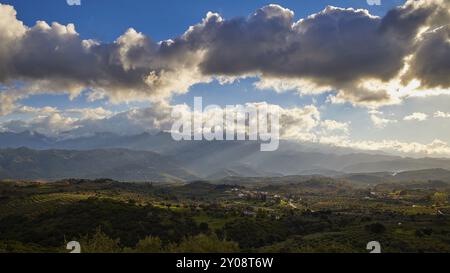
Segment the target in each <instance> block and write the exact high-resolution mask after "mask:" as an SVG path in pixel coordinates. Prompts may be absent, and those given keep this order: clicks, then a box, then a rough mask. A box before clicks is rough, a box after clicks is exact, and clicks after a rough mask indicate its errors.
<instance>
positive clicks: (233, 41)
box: [0, 0, 450, 109]
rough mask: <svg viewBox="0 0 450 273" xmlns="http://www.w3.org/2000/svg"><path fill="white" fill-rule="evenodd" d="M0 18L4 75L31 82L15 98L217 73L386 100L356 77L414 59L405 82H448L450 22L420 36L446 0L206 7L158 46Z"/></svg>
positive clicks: (385, 73) (136, 92) (155, 88)
mask: <svg viewBox="0 0 450 273" xmlns="http://www.w3.org/2000/svg"><path fill="white" fill-rule="evenodd" d="M0 14H1V15H2V16H1V17H0V72H1V73H0V81H1V82H2V83H3V84H4V85H7V86H8V85H10V86H12V85H13V83H16V82H17V81H18V80H19V81H22V82H23V83H24V84H25V85H26V88H22V89H21V90H22V91H21V92H22V93H21V95H20V96H19V95H17V94H15V95H14V96H15V97H14V98H15V99H18V98H20V97H23V96H26V95H27V92H28V94H33V93H39V92H71V93H72V94H74V95H76V94H78V93H79V92H81V90H84V89H91V90H92V91H93V92H94V93H93V94H94V95H92V97H93V98H95V97H102V96H106V97H109V98H110V99H111V100H113V101H129V100H143V99H150V100H161V99H164V98H169V97H170V96H171V95H172V94H174V93H183V92H187V91H188V89H189V87H190V86H192V85H194V84H196V83H200V82H208V81H210V80H212V79H213V78H214V77H217V76H231V77H245V76H249V75H250V76H259V77H261V78H262V79H279V80H284V79H294V80H303V81H304V80H306V81H309V82H312V83H313V84H314V85H315V86H317V87H323V86H327V87H330V89H333V90H336V91H337V92H338V97H339V98H341V99H344V100H350V101H353V102H355V103H364V102H365V101H368V102H370V103H372V102H373V103H377V102H379V103H384V102H387V101H389V99H390V98H389V96H390V95H389V94H388V93H387V92H386V91H376V92H375V91H374V90H366V89H364V88H362V87H361V86H359V83H360V82H361V81H363V80H365V79H376V80H380V81H388V80H391V79H393V78H395V77H398V75H399V73H400V71H401V70H402V68H403V67H404V64H405V58H406V57H410V60H411V65H410V71H408V73H406V75H405V76H404V81H407V80H410V79H412V78H417V79H419V80H421V81H422V82H423V85H424V86H431V87H435V86H439V87H443V88H448V87H449V86H450V83H449V79H448V77H446V75H448V71H449V63H450V62H449V61H448V60H449V56H450V55H449V42H448V39H449V32H448V27H444V28H443V29H441V30H439V31H436V32H433V33H429V34H427V35H424V36H421V37H418V33H419V32H420V31H422V30H423V29H424V27H428V28H430V27H439V26H441V25H442V24H448V23H449V1H445V0H431V1H408V2H407V3H406V4H405V5H403V6H401V7H398V8H395V9H393V10H391V11H390V12H388V13H387V14H386V15H385V16H384V17H383V18H380V17H375V16H371V15H370V14H369V13H368V12H367V11H365V10H355V9H342V8H335V7H327V8H326V9H324V10H323V11H322V12H320V13H317V14H314V15H311V16H309V17H307V18H304V19H302V20H300V21H298V22H294V19H293V18H294V13H293V12H292V11H290V10H288V9H285V8H282V7H280V6H278V5H269V6H265V7H263V8H261V9H259V10H257V11H256V12H255V13H253V14H251V15H250V16H248V17H246V18H233V19H230V20H224V19H223V18H221V17H220V15H218V14H215V13H208V15H207V17H206V18H205V19H204V20H203V21H202V22H201V23H199V24H197V25H195V26H192V27H190V28H189V29H188V30H187V31H186V32H185V33H184V34H183V35H182V36H180V37H177V38H175V39H174V40H173V41H172V40H170V41H162V42H160V43H157V42H154V41H152V40H151V39H150V38H148V37H146V36H145V35H143V34H141V33H138V32H136V31H135V30H133V29H130V30H128V31H127V32H126V33H125V34H123V35H122V36H121V37H119V38H118V39H117V40H116V41H115V42H113V43H99V42H96V41H93V40H82V39H81V38H80V37H79V35H78V34H77V33H76V31H75V27H74V26H73V25H67V26H63V25H60V24H57V23H54V24H52V25H48V24H47V23H45V22H38V23H37V24H36V25H35V26H33V27H31V28H30V27H26V26H24V25H23V24H22V23H21V22H20V21H18V20H17V18H16V14H15V10H14V9H13V8H12V7H11V6H7V5H1V4H0ZM23 90H28V91H23ZM377 92H378V93H377ZM10 95H11V96H12V95H13V92H10ZM8 96H9V95H8ZM3 97H4V98H2V101H7V99H6V97H5V95H3ZM9 97H10V96H9ZM9 101H11V99H9ZM0 108H3V109H7V108H6V107H4V106H3V107H0Z"/></svg>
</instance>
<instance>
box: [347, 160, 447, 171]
mask: <svg viewBox="0 0 450 273" xmlns="http://www.w3.org/2000/svg"><path fill="white" fill-rule="evenodd" d="M436 168H440V169H449V170H450V159H444V158H397V159H394V160H383V161H377V162H360V163H357V164H353V165H349V166H347V167H345V168H343V169H342V171H344V172H346V173H373V172H402V171H414V170H424V169H436Z"/></svg>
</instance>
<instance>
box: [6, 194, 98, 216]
mask: <svg viewBox="0 0 450 273" xmlns="http://www.w3.org/2000/svg"><path fill="white" fill-rule="evenodd" d="M93 196H95V194H94V193H50V194H38V195H33V196H31V197H25V198H17V199H14V200H11V201H9V202H7V203H6V204H2V205H0V217H4V216H8V215H11V214H17V213H20V214H22V215H27V216H34V215H38V214H40V213H42V212H48V211H51V210H54V209H55V208H58V207H60V206H64V205H67V204H70V203H73V202H78V201H81V200H86V199H88V198H89V197H93Z"/></svg>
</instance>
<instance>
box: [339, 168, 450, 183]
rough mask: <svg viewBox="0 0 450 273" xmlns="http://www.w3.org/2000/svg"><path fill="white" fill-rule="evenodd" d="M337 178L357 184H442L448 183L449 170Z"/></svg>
mask: <svg viewBox="0 0 450 273" xmlns="http://www.w3.org/2000/svg"><path fill="white" fill-rule="evenodd" d="M338 178H340V179H343V180H346V181H349V182H354V183H358V184H381V183H413V182H430V181H434V182H437V181H439V182H444V183H450V170H445V169H426V170H414V171H406V172H399V173H397V172H391V173H389V172H376V173H354V174H346V175H342V176H339V177H338Z"/></svg>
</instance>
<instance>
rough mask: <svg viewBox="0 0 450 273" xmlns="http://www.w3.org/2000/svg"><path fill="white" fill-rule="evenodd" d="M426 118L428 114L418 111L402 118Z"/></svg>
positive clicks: (417, 119)
mask: <svg viewBox="0 0 450 273" xmlns="http://www.w3.org/2000/svg"><path fill="white" fill-rule="evenodd" d="M427 119H428V115H427V114H424V113H420V112H416V113H412V114H411V115H409V116H406V117H404V118H403V120H406V121H425V120H427Z"/></svg>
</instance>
